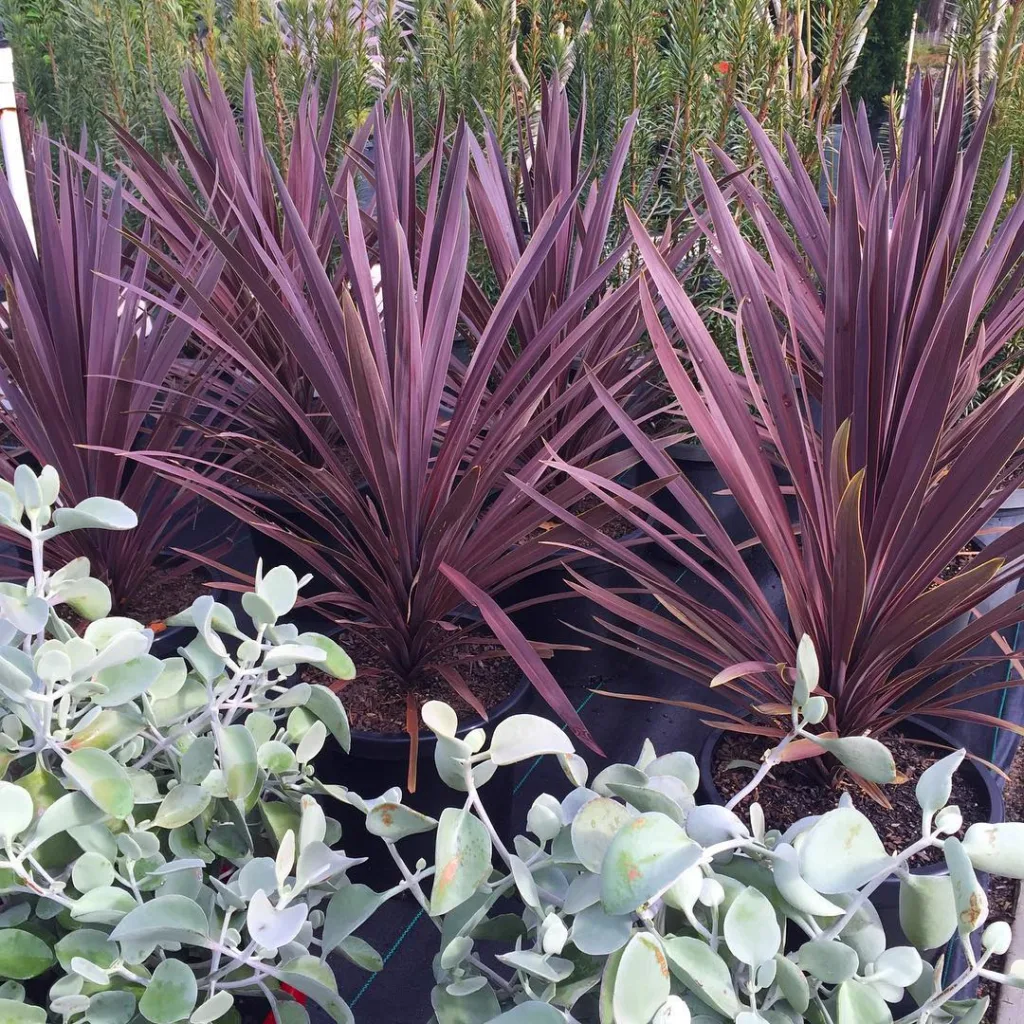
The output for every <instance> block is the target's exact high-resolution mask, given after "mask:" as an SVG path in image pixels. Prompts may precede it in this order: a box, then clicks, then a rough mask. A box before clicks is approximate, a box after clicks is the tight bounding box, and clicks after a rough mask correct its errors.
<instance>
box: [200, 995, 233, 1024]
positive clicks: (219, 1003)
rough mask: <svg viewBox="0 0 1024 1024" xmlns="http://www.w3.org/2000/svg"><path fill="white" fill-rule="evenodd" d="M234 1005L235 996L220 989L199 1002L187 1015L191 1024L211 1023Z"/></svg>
mask: <svg viewBox="0 0 1024 1024" xmlns="http://www.w3.org/2000/svg"><path fill="white" fill-rule="evenodd" d="M234 1005H235V997H234V996H233V995H232V994H231V993H230V992H226V991H225V990H224V989H221V990H220V991H219V992H218V993H216V994H215V995H213V996H211V997H210V998H209V999H207V1000H206V1002H205V1003H200V1004H199V1006H197V1007H196V1008H195V1010H194V1011H193V1012H192V1016H191V1017H189V1021H190V1022H191V1024H212V1022H213V1021H215V1020H219V1019H220V1018H221V1017H223V1016H224V1014H225V1013H227V1012H228V1010H230V1009H231V1007H232V1006H234Z"/></svg>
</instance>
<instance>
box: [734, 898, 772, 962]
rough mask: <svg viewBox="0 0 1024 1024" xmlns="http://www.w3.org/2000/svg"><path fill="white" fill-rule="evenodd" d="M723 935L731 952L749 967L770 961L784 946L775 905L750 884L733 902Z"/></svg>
mask: <svg viewBox="0 0 1024 1024" xmlns="http://www.w3.org/2000/svg"><path fill="white" fill-rule="evenodd" d="M722 935H723V937H724V938H725V942H726V945H727V946H728V947H729V951H730V952H731V953H732V955H733V956H734V957H736V959H737V960H739V961H740V962H741V963H744V964H747V965H748V966H750V967H757V966H759V965H760V964H763V963H764V962H765V961H766V960H771V958H772V957H773V956H775V954H776V953H778V951H779V948H780V947H781V945H782V931H781V929H780V928H779V922H778V919H777V918H776V916H775V908H774V907H773V906H772V905H771V902H770V901H769V900H768V898H767V897H766V896H765V895H764V894H763V893H760V892H758V890H757V889H754V888H753V887H752V886H747V887H746V888H745V889H744V890H743V891H742V892H741V893H740V894H739V896H737V897H736V899H734V900H733V901H732V905H731V906H730V907H729V909H728V911H727V912H726V915H725V921H724V923H723V925H722Z"/></svg>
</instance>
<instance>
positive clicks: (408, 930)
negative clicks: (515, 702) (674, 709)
mask: <svg viewBox="0 0 1024 1024" xmlns="http://www.w3.org/2000/svg"><path fill="white" fill-rule="evenodd" d="M600 689H601V687H600V686H597V687H595V688H594V689H593V690H591V691H590V692H589V693H588V694H587V695H586V697H584V698H583V700H582V701H580V704H579V706H578V707H577V708H576V713H577V714H579V713H580V712H581V711H582V710H583V709H584V708H585V707H586V706H587V705H588V704H589V703H590V701H591V699H592V698H593V696H594V694H595V693H596V692H597V691H598V690H600ZM565 728H566V726H564V725H563V726H562V729H563V730H564V729H565ZM542 760H543V757H538V758H535V759H534V761H533V763H532V764H531V765H530V767H529V768H527V769H526V771H525V772H524V773H523V777H522V778H521V779H520V780H519V781H518V782H517V783H516V784H515V786H514V788H513V789H512V793H513V795H515V794H516V793H518V792H519V790H521V789H522V788H523V785H524V784H525V783H526V780H527V779H528V778H529V777H530V776H531V775H532V774H533V772H534V770H535V769H536V767H537V765H539V764H540V763H541V761H542ZM423 916H424V912H423V910H422V909H420V910H417V911H416V913H415V914H414V915H413V917H412V920H411V921H410V922H409V923H408V924H407V925H406V926H405V927H404V928H403V929H402V931H401V933H400V934H399V936H398V938H397V939H395V941H394V942H393V943H392V944H391V947H390V948H389V949H388V951H387V952H386V953H385V954H384V955H383V956H382V957H381V960H382V962H383V965H384V966H383V967H382V968H381V969H380V970H379V971H377V973H376V974H371V975H370V976H369V977H368V978H367V979H366V981H364V982H363V984H362V987H361V988H360V989H359V991H358V992H357V993H356V994H355V995H354V996H353V997H352V999H351V1001H350V1002H349V1006H351V1007H354V1006H355V1005H356V1004H357V1003H358V1002H359V1000H360V999H362V998H363V996H364V995H365V994H366V991H367V989H369V987H370V986H371V985H372V984H373V983H374V981H376V980H377V978H379V977H380V976H381V975H382V974H383V973H384V968H386V967H387V964H388V961H389V960H390V959H391V958H392V957H393V956H394V955H395V954H396V953H397V952H398V950H399V949H400V948H401V945H402V943H403V942H405V940H406V939H407V938H408V937H409V936H410V935H411V934H412V932H413V930H414V929H415V928H416V925H418V924H419V922H420V919H421V918H422V917H423Z"/></svg>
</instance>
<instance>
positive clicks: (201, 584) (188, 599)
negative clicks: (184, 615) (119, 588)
mask: <svg viewBox="0 0 1024 1024" xmlns="http://www.w3.org/2000/svg"><path fill="white" fill-rule="evenodd" d="M209 582H210V577H209V576H208V575H207V574H206V572H204V571H203V570H202V569H191V570H189V571H188V572H177V573H176V572H170V571H166V570H164V571H161V570H160V569H155V570H154V571H153V572H151V573H150V574H149V576H148V577H147V578H146V581H145V582H144V583H143V584H142V586H141V587H139V589H138V590H137V591H136V592H135V593H134V594H133V595H132V598H131V600H130V601H126V602H125V603H124V607H123V608H119V609H117V611H118V612H119V614H121V615H127V616H128V617H129V618H132V619H135V620H136V621H137V622H143V623H146V624H147V625H148V624H149V623H150V622H161V621H162V620H164V619H166V618H168V617H170V616H171V615H176V614H177V613H178V612H180V611H184V610H185V609H186V608H188V607H189V605H191V604H192V602H193V601H194V600H195V599H196V598H197V597H200V596H201V595H203V594H209V593H212V591H211V590H210V588H209V587H208V586H207V584H208V583H209Z"/></svg>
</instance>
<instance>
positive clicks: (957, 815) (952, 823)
mask: <svg viewBox="0 0 1024 1024" xmlns="http://www.w3.org/2000/svg"><path fill="white" fill-rule="evenodd" d="M932 824H933V825H934V827H935V829H936V831H937V832H938V833H939V834H940V835H944V836H951V835H954V834H955V833H957V832H959V831H960V829H962V828H963V825H964V816H963V814H962V813H961V811H960V808H959V807H957V806H956V804H949V805H947V806H946V807H943V808H942V810H941V811H939V812H938V813H937V814H936V815H935V820H934V821H933V822H932Z"/></svg>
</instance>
